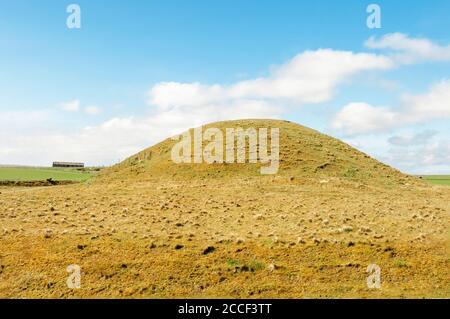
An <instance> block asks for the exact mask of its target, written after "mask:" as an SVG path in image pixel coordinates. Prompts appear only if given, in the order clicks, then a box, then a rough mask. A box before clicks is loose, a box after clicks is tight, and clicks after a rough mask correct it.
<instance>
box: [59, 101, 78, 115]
mask: <svg viewBox="0 0 450 319" xmlns="http://www.w3.org/2000/svg"><path fill="white" fill-rule="evenodd" d="M60 108H61V109H62V110H64V111H66V112H78V111H79V110H80V100H72V101H68V102H62V103H61V104H60Z"/></svg>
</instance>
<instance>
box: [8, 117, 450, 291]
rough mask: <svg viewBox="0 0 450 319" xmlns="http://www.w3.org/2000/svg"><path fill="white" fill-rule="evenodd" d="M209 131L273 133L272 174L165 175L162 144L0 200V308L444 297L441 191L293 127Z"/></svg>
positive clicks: (200, 169) (227, 169)
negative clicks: (73, 279)
mask: <svg viewBox="0 0 450 319" xmlns="http://www.w3.org/2000/svg"><path fill="white" fill-rule="evenodd" d="M211 126H213V127H220V128H225V127H236V126H240V127H244V128H245V127H250V126H254V127H279V128H280V135H281V136H280V147H281V151H280V158H281V160H282V161H281V165H280V170H279V174H277V175H276V176H262V175H260V174H259V169H258V165H254V164H227V165H225V164H174V163H172V162H171V161H170V149H171V146H172V145H173V143H175V141H172V140H170V139H169V140H166V141H163V142H162V143H160V144H158V145H156V146H155V147H152V148H150V149H147V150H145V151H143V152H141V153H139V154H137V155H136V156H133V157H131V158H130V159H128V160H126V161H125V162H124V163H121V164H120V165H117V166H114V167H111V168H109V169H106V170H105V171H103V172H102V173H101V174H100V175H99V176H98V177H96V178H94V179H93V180H92V181H89V182H87V183H85V184H78V185H68V186H57V187H51V188H32V189H29V188H28V189H25V188H2V189H0V192H1V194H0V225H1V228H0V244H1V246H0V297H38V298H40V297H106V298H110V297H139V298H143V297H145V298H161V297H177V298H178V297H239V298H241V297H242V298H244V297H245V298H248V297H250V298H264V297H274V298H277V297H280V298H281V297H288V298H289V297H323V298H330V297H362V298H372V297H430V298H434V297H445V298H449V297H450V270H449V269H450V267H449V266H450V253H449V240H450V233H449V225H450V218H449V217H450V216H449V213H450V200H449V199H450V188H448V187H445V186H432V185H428V184H426V183H424V182H422V181H420V180H418V179H416V178H413V177H409V176H406V175H403V174H401V173H400V172H398V171H396V170H394V169H392V168H390V167H387V166H385V165H383V164H381V163H379V162H377V161H375V160H373V159H371V158H369V157H368V156H366V155H364V154H362V153H360V152H358V151H357V150H355V149H353V148H351V147H349V146H348V145H346V144H344V143H342V142H340V141H338V140H335V139H331V138H329V137H327V136H325V135H322V134H319V133H317V132H315V131H313V130H310V129H307V128H304V127H301V126H298V125H296V124H293V123H289V122H284V121H263V120H259V121H257V120H247V121H233V122H223V123H214V124H211ZM325 163H327V164H326V165H323V164H325ZM208 247H214V249H211V248H210V249H209V250H207V251H205V250H206V249H207V248H208ZM177 248H178V249H177ZM206 252H207V253H206ZM371 263H375V264H377V265H379V266H380V267H381V276H382V288H381V289H379V290H377V289H368V288H367V286H366V278H367V275H368V274H367V273H366V268H367V266H368V265H369V264H371ZM70 264H78V265H80V266H81V269H82V288H81V289H77V290H73V289H68V288H67V286H66V279H67V276H68V274H67V273H66V267H67V266H68V265H70Z"/></svg>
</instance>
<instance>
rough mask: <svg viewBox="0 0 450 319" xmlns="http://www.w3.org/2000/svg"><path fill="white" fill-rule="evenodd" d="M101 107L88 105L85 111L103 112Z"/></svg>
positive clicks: (91, 113)
mask: <svg viewBox="0 0 450 319" xmlns="http://www.w3.org/2000/svg"><path fill="white" fill-rule="evenodd" d="M101 111H102V110H101V108H99V107H98V106H95V105H90V106H86V107H85V108H84V112H86V113H87V114H90V115H97V114H100V113H101Z"/></svg>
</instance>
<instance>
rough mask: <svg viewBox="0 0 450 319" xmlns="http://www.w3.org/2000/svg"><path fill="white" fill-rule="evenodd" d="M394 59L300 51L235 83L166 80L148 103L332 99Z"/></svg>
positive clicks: (167, 105) (161, 105) (163, 106)
mask: <svg viewBox="0 0 450 319" xmlns="http://www.w3.org/2000/svg"><path fill="white" fill-rule="evenodd" d="M392 66H393V63H392V61H391V60H390V59H389V58H387V57H384V56H381V55H374V54H368V53H353V52H349V51H335V50H330V49H321V50H317V51H306V52H304V53H301V54H298V55H297V56H295V57H294V58H293V59H291V60H290V61H288V62H287V63H285V64H283V65H281V66H278V67H276V68H274V70H273V71H272V72H271V74H270V75H269V76H268V77H262V78H256V79H252V80H246V81H239V82H236V83H234V84H231V85H228V86H223V85H217V84H216V85H202V84H200V83H177V82H162V83H158V84H156V85H155V86H154V87H152V88H151V90H150V91H149V99H148V103H149V104H151V105H154V106H156V107H158V108H160V109H169V108H171V107H179V106H196V107H198V106H203V105H208V104H218V103H219V104H226V103H230V101H239V100H244V101H248V100H266V101H267V102H268V101H274V100H275V101H283V102H285V103H296V104H297V105H299V104H300V105H301V104H306V103H321V102H326V101H328V100H330V99H331V98H332V96H333V93H334V91H335V89H336V87H337V86H338V85H339V84H342V83H343V82H345V81H347V80H349V79H350V78H351V76H353V75H356V74H358V73H361V72H364V71H370V70H386V69H389V68H391V67H392Z"/></svg>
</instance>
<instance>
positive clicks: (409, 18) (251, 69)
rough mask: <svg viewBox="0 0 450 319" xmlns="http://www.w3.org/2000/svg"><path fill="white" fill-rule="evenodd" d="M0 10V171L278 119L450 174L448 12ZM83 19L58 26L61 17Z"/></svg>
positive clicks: (388, 5)
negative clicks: (222, 125)
mask: <svg viewBox="0 0 450 319" xmlns="http://www.w3.org/2000/svg"><path fill="white" fill-rule="evenodd" d="M373 2H375V1H372V2H371V1H361V0H353V1H345V2H344V1H314V2H313V1H310V2H309V3H307V2H306V1H297V0H293V1H287V0H285V1H268V0H267V1H266V0H246V1H238V0H228V1H206V0H195V1H181V0H180V1H156V0H152V1H138V0H135V1H126V2H124V1H112V0H109V1H103V0H89V1H76V0H74V1H72V2H68V1H62V0H61V1H55V0H42V1H25V0H15V1H6V0H1V1H0V164H23V165H50V164H51V162H52V161H55V160H61V161H82V162H86V163H87V164H88V165H109V164H112V163H116V162H118V161H119V160H122V159H124V158H126V157H127V156H129V155H132V154H133V153H135V152H137V151H139V150H141V149H142V148H145V147H148V146H151V145H152V144H154V143H156V142H158V141H160V140H162V139H164V138H166V137H168V136H171V135H174V134H176V133H180V132H181V131H183V130H184V129H187V128H189V127H193V126H199V125H201V124H204V123H208V122H212V121H217V120H226V119H236V118H280V119H287V120H292V121H295V122H297V123H300V124H303V125H306V126H309V127H312V128H314V129H317V130H319V131H321V132H324V133H326V134H329V135H332V136H334V137H337V138H340V139H343V140H344V141H346V142H348V143H350V144H351V145H353V146H355V147H357V148H359V149H360V150H362V151H364V152H366V153H368V154H370V155H372V156H374V157H375V158H377V159H379V160H381V161H383V162H385V163H388V164H390V165H392V166H394V167H396V168H398V169H400V170H402V171H404V172H408V173H423V174H425V173H442V174H443V173H450V125H449V124H450V19H448V13H449V12H450V2H449V1H447V0H443V1H438V0H435V1H433V2H429V1H410V2H404V1H376V2H375V3H377V4H378V5H379V6H380V8H381V28H379V29H370V28H368V27H367V25H366V20H367V17H368V15H369V14H368V13H367V12H366V8H367V6H368V5H369V4H370V3H373ZM71 3H76V4H78V5H79V6H80V8H81V28H80V29H69V28H68V27H67V25H66V19H67V17H68V16H69V13H67V12H66V9H67V6H68V5H69V4H71Z"/></svg>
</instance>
